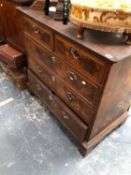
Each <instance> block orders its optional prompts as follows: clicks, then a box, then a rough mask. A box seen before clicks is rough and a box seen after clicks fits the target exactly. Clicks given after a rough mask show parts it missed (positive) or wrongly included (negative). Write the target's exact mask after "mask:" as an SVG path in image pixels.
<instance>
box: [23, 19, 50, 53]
mask: <svg viewBox="0 0 131 175" xmlns="http://www.w3.org/2000/svg"><path fill="white" fill-rule="evenodd" d="M24 23H25V31H26V32H27V33H28V34H29V35H31V36H32V37H33V38H34V39H35V40H37V42H39V43H40V44H42V45H43V46H45V47H47V48H49V49H51V50H52V49H53V32H52V31H51V30H50V29H47V28H46V27H44V26H43V27H41V25H40V24H39V23H37V22H35V21H33V20H31V19H29V18H25V19H24Z"/></svg>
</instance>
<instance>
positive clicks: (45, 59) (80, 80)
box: [26, 36, 101, 106]
mask: <svg viewBox="0 0 131 175" xmlns="http://www.w3.org/2000/svg"><path fill="white" fill-rule="evenodd" d="M26 41H27V42H26V43H27V44H26V45H27V54H28V57H29V62H31V61H33V60H32V59H33V58H32V55H33V57H34V59H36V58H37V61H39V62H38V65H37V63H36V68H37V71H39V72H41V69H42V68H41V67H42V65H44V64H45V65H46V66H48V67H49V68H50V69H51V70H53V71H54V72H56V73H58V74H59V76H60V77H61V78H62V79H63V80H64V81H65V82H66V83H68V84H69V85H70V86H71V87H72V88H73V89H75V90H76V91H78V92H79V93H80V94H81V95H82V96H83V97H84V98H86V99H87V100H88V102H89V103H90V104H92V105H95V106H96V105H97V104H98V100H99V97H100V91H101V87H100V86H97V85H95V84H93V83H91V82H90V81H89V80H88V79H87V78H85V77H84V76H81V74H80V73H78V72H77V71H75V69H72V68H71V67H70V66H68V65H67V64H66V63H64V61H63V60H61V59H59V58H58V57H56V56H53V54H52V53H50V52H48V51H47V50H46V49H44V48H43V47H41V46H39V45H38V44H37V43H36V42H34V41H32V40H31V39H30V38H29V37H28V36H26ZM38 69H39V70H38Z"/></svg>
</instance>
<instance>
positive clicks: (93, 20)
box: [70, 0, 131, 44]
mask: <svg viewBox="0 0 131 175" xmlns="http://www.w3.org/2000/svg"><path fill="white" fill-rule="evenodd" d="M70 21H71V22H73V23H74V24H76V25H77V26H78V35H77V37H78V38H82V37H83V32H84V29H85V28H90V29H94V30H100V31H105V32H118V33H123V34H124V35H126V37H127V43H128V44H131V0H71V11H70Z"/></svg>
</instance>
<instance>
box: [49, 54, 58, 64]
mask: <svg viewBox="0 0 131 175" xmlns="http://www.w3.org/2000/svg"><path fill="white" fill-rule="evenodd" d="M50 59H51V63H52V64H56V62H57V61H56V58H55V56H51V57H50Z"/></svg>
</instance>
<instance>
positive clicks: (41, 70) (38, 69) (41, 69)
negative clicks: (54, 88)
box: [37, 65, 43, 73]
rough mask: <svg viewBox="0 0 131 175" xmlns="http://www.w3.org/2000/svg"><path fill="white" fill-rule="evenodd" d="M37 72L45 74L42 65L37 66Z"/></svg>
mask: <svg viewBox="0 0 131 175" xmlns="http://www.w3.org/2000/svg"><path fill="white" fill-rule="evenodd" d="M37 72H38V73H43V68H42V67H41V66H40V65H39V66H37Z"/></svg>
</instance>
